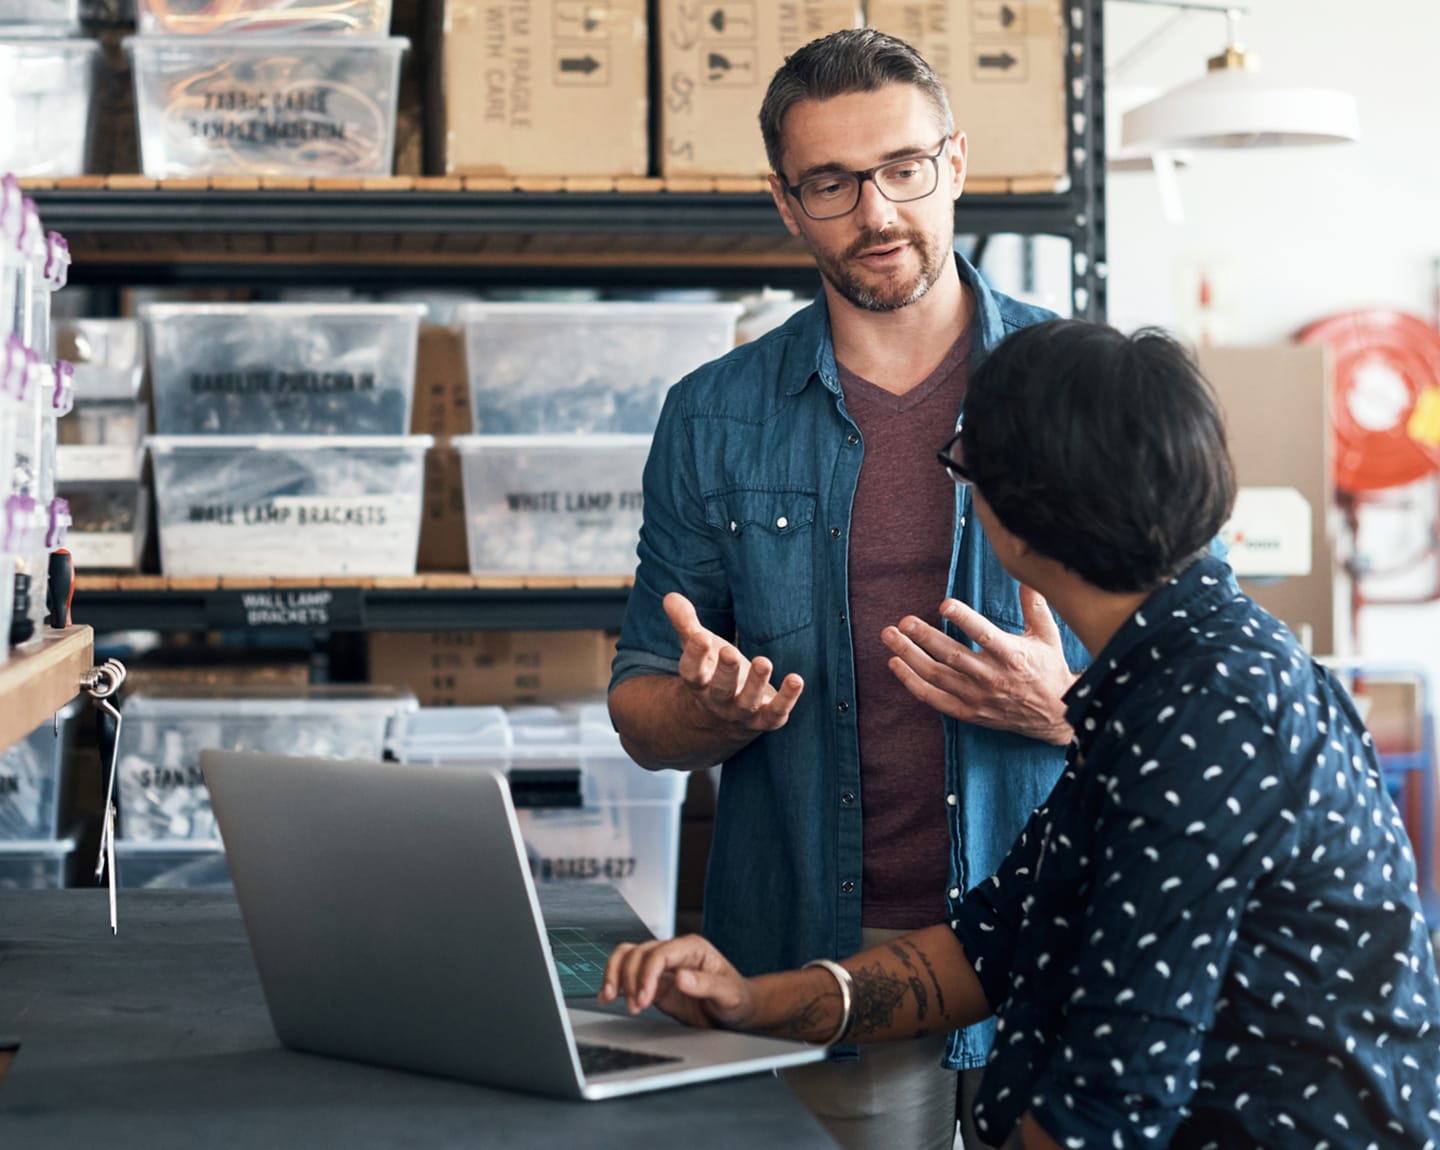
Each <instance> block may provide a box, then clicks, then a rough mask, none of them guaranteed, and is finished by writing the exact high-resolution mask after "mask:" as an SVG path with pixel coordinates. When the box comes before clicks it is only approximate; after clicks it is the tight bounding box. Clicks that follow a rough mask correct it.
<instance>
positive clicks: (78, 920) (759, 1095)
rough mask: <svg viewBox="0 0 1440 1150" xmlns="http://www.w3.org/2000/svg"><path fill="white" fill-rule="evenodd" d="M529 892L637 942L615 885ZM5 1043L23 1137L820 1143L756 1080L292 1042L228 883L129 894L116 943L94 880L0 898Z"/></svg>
mask: <svg viewBox="0 0 1440 1150" xmlns="http://www.w3.org/2000/svg"><path fill="white" fill-rule="evenodd" d="M551 892H553V893H551ZM542 902H543V903H544V906H545V911H546V918H547V921H548V922H549V923H550V925H552V926H557V925H580V924H584V925H587V926H591V927H592V928H599V929H600V930H602V931H604V932H605V933H606V934H607V935H609V936H610V937H611V938H612V939H615V940H618V939H620V938H622V937H625V936H626V935H627V934H629V935H630V936H631V937H635V934H634V933H633V932H635V930H636V927H637V925H638V920H636V919H635V917H634V914H633V912H631V911H630V909H629V907H628V906H626V904H625V903H624V902H623V901H622V900H620V899H619V898H618V896H616V895H614V894H613V892H610V891H608V890H604V889H598V888H595V887H588V888H568V889H567V888H549V889H548V890H547V893H546V895H545V896H544V897H542ZM640 936H641V937H643V929H642V932H641V934H640ZM0 1036H4V1037H8V1038H11V1039H16V1040H18V1041H19V1042H20V1050H19V1053H18V1055H17V1056H16V1059H15V1062H14V1065H13V1066H12V1067H11V1070H10V1072H9V1074H8V1075H7V1076H6V1077H5V1078H4V1080H3V1081H0V1146H4V1147H16V1148H17V1150H19V1148H21V1147H23V1148H25V1150H52V1148H53V1150H59V1148H64V1150H72V1148H76V1147H93V1148H94V1150H131V1148H134V1150H170V1148H171V1147H176V1148H179V1147H184V1148H186V1150H189V1148H190V1147H206V1148H207V1150H210V1148H229V1147H264V1148H265V1150H282V1148H287V1147H306V1148H309V1147H332V1146H334V1147H345V1148H346V1150H364V1148H368V1147H406V1148H414V1150H432V1148H433V1150H452V1148H459V1147H485V1148H487V1150H488V1148H492V1147H493V1148H496V1150H508V1148H510V1147H547V1148H549V1147H554V1148H557V1150H570V1148H572V1147H573V1148H577V1150H579V1148H585V1150H590V1148H596V1150H601V1148H606V1147H625V1148H626V1150H640V1148H648V1147H653V1146H657V1145H661V1146H664V1145H667V1144H680V1145H683V1146H684V1147H685V1150H711V1148H719V1147H745V1148H747V1150H753V1148H758V1147H785V1148H786V1150H791V1148H793V1150H808V1148H811V1147H816V1148H820V1147H833V1143H832V1142H831V1141H830V1139H829V1138H828V1136H827V1135H826V1134H825V1133H824V1131H823V1130H822V1129H821V1127H820V1126H819V1124H818V1123H816V1122H815V1120H814V1119H812V1118H811V1117H810V1116H809V1115H808V1114H807V1113H806V1112H805V1111H804V1110H803V1109H802V1108H801V1106H800V1104H799V1102H797V1101H796V1100H795V1098H794V1097H793V1096H792V1095H791V1093H790V1091H789V1090H788V1088H787V1087H786V1086H785V1085H784V1083H782V1082H780V1081H779V1080H778V1079H776V1078H774V1077H772V1076H769V1075H757V1076H753V1077H749V1078H741V1079H732V1080H730V1081H727V1082H717V1083H713V1084H711V1085H707V1086H697V1087H691V1088H685V1089H680V1090H667V1091H659V1092H657V1093H654V1094H649V1095H642V1096H640V1097H636V1098H629V1099H619V1100H615V1101H610V1102H584V1103H582V1102H557V1101H554V1100H550V1099H543V1098H534V1097H530V1096H528V1095H523V1094H515V1093H510V1092H506V1091H501V1090H491V1089H487V1088H485V1087H480V1086H472V1085H469V1084H467V1083H462V1082H452V1081H448V1080H445V1079H440V1078H430V1077H425V1076H422V1075H417V1074H407V1073H403V1072H399V1071H392V1070H385V1069H382V1068H378V1067H371V1066H365V1065H361V1064H358V1063H351V1062H343V1061H339V1060H336V1059H329V1058H320V1057H315V1056H312V1055H306V1054H297V1053H294V1052H292V1051H288V1050H285V1049H284V1048H283V1047H281V1046H280V1045H279V1043H278V1041H277V1040H276V1038H275V1034H274V1031H273V1030H272V1029H271V1026H270V1019H269V1015H268V1014H267V1013H266V1010H265V1003H264V999H263V997H262V995H261V992H260V985H259V982H258V980H257V977H256V974H255V967H254V964H253V962H252V960H251V957H250V950H249V946H248V944H247V943H246V941H245V935H244V929H243V927H242V925H241V921H240V915H239V910H238V908H237V907H236V905H235V902H234V899H233V897H232V896H231V895H230V894H229V893H228V892H215V893H211V892H185V891H174V892H169V891H164V892H162V891H122V892H121V898H120V933H119V935H118V937H113V938H112V937H111V935H110V928H109V917H108V911H107V908H106V904H105V895H104V894H103V892H100V891H76V890H67V891H0Z"/></svg>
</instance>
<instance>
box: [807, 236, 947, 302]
mask: <svg viewBox="0 0 1440 1150" xmlns="http://www.w3.org/2000/svg"><path fill="white" fill-rule="evenodd" d="M908 238H910V239H911V241H912V242H913V243H914V244H915V247H916V250H917V251H918V252H919V253H920V271H919V272H918V273H917V274H916V277H915V283H914V285H913V286H912V287H911V288H910V290H909V291H908V292H907V293H906V294H905V295H903V296H886V295H882V294H880V293H879V292H877V291H876V290H875V289H874V288H870V287H867V286H866V285H865V284H863V283H861V282H860V280H859V278H858V277H856V276H853V275H851V274H849V273H848V272H846V271H844V270H843V269H844V257H843V256H842V257H840V258H839V259H832V258H831V257H830V256H826V255H822V254H821V253H820V252H818V251H817V250H816V249H815V247H814V246H813V245H812V246H811V248H810V251H811V254H812V255H814V257H815V266H816V267H817V268H819V269H820V275H821V276H822V277H824V279H825V281H826V282H827V283H829V284H830V286H831V287H833V288H834V289H835V290H836V291H838V292H839V293H840V294H841V295H842V296H844V297H845V298H846V299H847V300H849V301H850V302H851V303H853V304H854V305H855V306H856V307H858V308H861V309H863V310H864V311H873V312H884V311H899V310H900V309H901V308H902V307H908V306H909V305H910V304H912V303H915V302H916V301H917V300H920V299H922V298H923V297H924V295H925V293H926V292H928V291H929V290H930V289H931V288H932V287H934V286H935V281H936V280H938V279H939V278H940V271H941V268H942V267H943V266H944V265H943V264H942V263H939V261H935V260H932V259H931V258H930V251H931V249H930V246H929V245H928V244H923V245H922V243H921V242H920V241H919V240H918V238H917V237H913V236H912V237H908Z"/></svg>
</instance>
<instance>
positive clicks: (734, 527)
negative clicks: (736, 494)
mask: <svg viewBox="0 0 1440 1150" xmlns="http://www.w3.org/2000/svg"><path fill="white" fill-rule="evenodd" d="M739 530H740V524H738V523H736V522H735V520H733V519H732V520H730V532H731V534H734V533H735V532H736V531H739Z"/></svg>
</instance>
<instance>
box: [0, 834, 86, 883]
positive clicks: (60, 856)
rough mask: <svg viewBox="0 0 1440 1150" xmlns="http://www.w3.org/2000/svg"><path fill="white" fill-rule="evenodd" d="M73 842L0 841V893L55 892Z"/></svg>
mask: <svg viewBox="0 0 1440 1150" xmlns="http://www.w3.org/2000/svg"><path fill="white" fill-rule="evenodd" d="M74 850H75V840H74V839H73V838H71V839H32V840H29V841H23V840H22V841H16V842H0V890H59V889H60V888H62V887H63V886H64V885H65V869H66V862H67V861H68V860H69V858H70V855H71V854H72V853H73V852H74Z"/></svg>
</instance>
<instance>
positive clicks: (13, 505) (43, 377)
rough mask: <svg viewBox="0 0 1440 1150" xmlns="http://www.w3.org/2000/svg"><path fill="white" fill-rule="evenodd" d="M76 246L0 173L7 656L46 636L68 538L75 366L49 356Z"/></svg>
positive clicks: (0, 464) (0, 474)
mask: <svg viewBox="0 0 1440 1150" xmlns="http://www.w3.org/2000/svg"><path fill="white" fill-rule="evenodd" d="M69 265H70V257H69V250H68V248H67V246H66V244H65V240H64V238H63V237H62V236H60V235H59V234H58V233H55V232H51V233H49V234H46V232H45V231H44V228H43V227H42V226H41V223H40V214H39V212H38V211H37V210H36V208H35V205H34V203H32V202H31V201H30V200H29V199H28V198H26V197H24V196H21V194H20V189H19V186H18V185H17V184H16V182H15V179H14V177H13V176H9V175H7V176H5V177H4V179H3V180H0V500H3V502H0V559H3V560H4V568H3V571H0V575H3V578H0V584H3V585H4V589H3V590H0V622H3V623H4V624H5V625H4V628H3V631H0V634H3V638H4V641H3V642H0V657H3V652H5V651H8V648H9V647H10V646H12V645H16V644H20V643H24V642H27V641H30V640H33V639H37V638H39V637H40V636H41V635H42V634H43V629H44V626H45V619H46V616H47V614H48V606H47V604H46V585H47V578H48V572H49V566H50V554H51V552H53V551H55V550H57V549H59V548H61V547H62V546H63V545H64V543H65V534H66V531H67V529H68V528H69V524H70V514H69V507H68V506H67V505H66V503H65V501H64V500H63V499H60V498H57V496H56V488H55V455H56V446H57V442H58V439H59V432H58V421H59V419H60V418H61V417H62V416H64V415H66V414H68V412H69V411H70V408H71V406H72V405H73V403H74V371H73V369H72V368H71V367H70V365H69V364H68V363H64V362H63V361H62V362H59V363H52V362H51V361H50V358H49V357H50V297H51V295H52V294H53V293H54V292H55V291H57V290H59V288H61V287H62V286H64V283H65V278H66V275H67V272H68V269H69Z"/></svg>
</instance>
